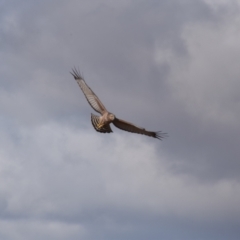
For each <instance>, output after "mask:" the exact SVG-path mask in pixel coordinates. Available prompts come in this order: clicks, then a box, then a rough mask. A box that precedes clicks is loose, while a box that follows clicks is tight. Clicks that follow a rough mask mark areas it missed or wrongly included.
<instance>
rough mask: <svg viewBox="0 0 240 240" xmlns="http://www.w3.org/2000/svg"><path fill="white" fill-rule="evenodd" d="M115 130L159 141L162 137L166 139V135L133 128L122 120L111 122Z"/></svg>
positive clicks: (116, 119) (133, 126)
mask: <svg viewBox="0 0 240 240" xmlns="http://www.w3.org/2000/svg"><path fill="white" fill-rule="evenodd" d="M112 123H113V124H114V125H115V126H116V127H117V128H120V129H121V130H124V131H127V132H132V133H138V134H143V135H146V136H149V137H154V138H157V139H159V140H162V139H163V138H164V137H166V136H167V135H166V133H162V132H150V131H147V130H145V129H144V128H140V127H137V126H135V125H134V124H132V123H129V122H126V121H124V120H121V119H118V118H115V120H114V121H113V122H112Z"/></svg>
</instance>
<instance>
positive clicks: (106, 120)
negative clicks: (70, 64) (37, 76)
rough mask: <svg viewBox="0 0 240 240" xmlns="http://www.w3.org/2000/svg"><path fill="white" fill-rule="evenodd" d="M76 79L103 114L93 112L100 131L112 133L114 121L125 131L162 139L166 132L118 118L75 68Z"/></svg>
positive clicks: (90, 102) (96, 128)
mask: <svg viewBox="0 0 240 240" xmlns="http://www.w3.org/2000/svg"><path fill="white" fill-rule="evenodd" d="M70 73H71V74H72V75H73V77H74V78H75V80H76V81H77V83H78V85H79V86H80V88H81V89H82V91H83V93H84V95H85V97H86V99H87V101H88V103H89V104H90V105H91V107H92V108H93V109H94V110H95V111H96V112H98V113H100V114H101V116H96V115H94V114H91V121H92V125H93V127H94V128H95V130H96V131H97V132H100V133H111V132H112V129H111V127H110V123H113V124H114V125H115V127H117V128H120V129H122V130H124V131H128V132H132V133H138V134H144V135H146V136H149V137H154V138H157V139H159V140H162V139H163V138H164V137H165V136H166V133H162V132H161V131H159V132H150V131H147V130H145V129H144V128H141V127H137V126H136V125H134V124H132V123H129V122H126V121H124V120H121V119H119V118H116V116H115V115H114V114H112V113H110V112H108V111H107V109H106V108H105V107H104V105H103V104H102V102H101V101H100V99H99V98H98V97H97V95H96V94H95V93H94V92H93V91H92V89H91V88H90V87H89V86H88V85H87V84H86V82H85V81H84V79H83V77H82V75H81V74H80V72H79V71H78V70H77V69H76V68H73V69H72V72H70Z"/></svg>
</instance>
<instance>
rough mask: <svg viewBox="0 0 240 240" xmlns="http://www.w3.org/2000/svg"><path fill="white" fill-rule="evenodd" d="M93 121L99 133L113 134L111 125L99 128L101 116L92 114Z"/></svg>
mask: <svg viewBox="0 0 240 240" xmlns="http://www.w3.org/2000/svg"><path fill="white" fill-rule="evenodd" d="M91 121H92V125H93V127H94V128H95V130H96V131H97V132H101V133H111V132H112V129H111V127H110V125H109V124H107V125H104V126H101V127H99V126H98V125H99V123H100V117H99V116H96V115H94V114H91Z"/></svg>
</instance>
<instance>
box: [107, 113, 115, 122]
mask: <svg viewBox="0 0 240 240" xmlns="http://www.w3.org/2000/svg"><path fill="white" fill-rule="evenodd" d="M108 117H109V119H110V120H111V121H113V120H114V119H115V115H114V114H112V113H109V114H108Z"/></svg>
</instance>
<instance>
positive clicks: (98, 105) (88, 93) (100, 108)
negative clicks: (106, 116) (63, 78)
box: [70, 68, 107, 114]
mask: <svg viewBox="0 0 240 240" xmlns="http://www.w3.org/2000/svg"><path fill="white" fill-rule="evenodd" d="M70 73H71V74H72V75H73V77H74V78H75V80H76V81H77V83H78V85H79V86H80V88H81V89H82V91H83V93H84V95H85V97H86V99H87V101H88V103H89V104H90V105H91V107H92V108H93V109H94V110H95V111H96V112H98V113H101V114H103V113H104V112H105V111H107V110H106V108H105V107H104V105H103V104H102V102H101V101H100V99H99V98H98V97H97V95H96V94H95V93H94V92H93V91H92V89H91V88H90V87H89V86H88V85H87V84H86V82H85V81H84V79H83V77H82V76H81V74H80V72H79V71H78V70H77V69H76V68H73V69H72V72H70Z"/></svg>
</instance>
